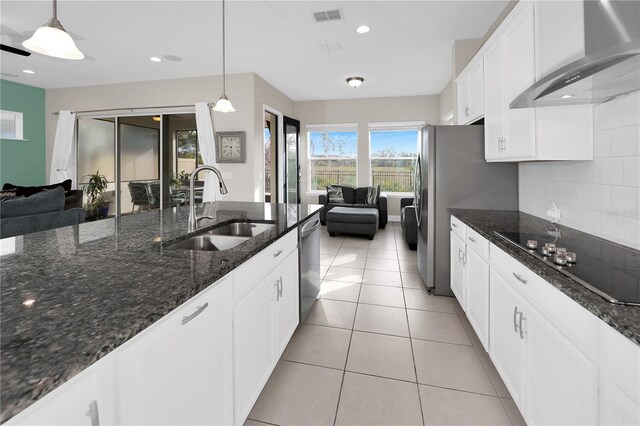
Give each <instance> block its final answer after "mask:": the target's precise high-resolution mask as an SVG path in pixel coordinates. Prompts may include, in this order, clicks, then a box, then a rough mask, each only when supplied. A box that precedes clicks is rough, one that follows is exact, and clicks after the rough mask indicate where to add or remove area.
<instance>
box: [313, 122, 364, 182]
mask: <svg viewBox="0 0 640 426" xmlns="http://www.w3.org/2000/svg"><path fill="white" fill-rule="evenodd" d="M306 129H307V132H306V138H307V139H306V141H305V143H306V151H307V155H306V157H307V158H306V160H305V163H306V168H307V170H306V184H307V191H306V193H307V194H308V195H315V194H324V193H325V192H326V190H324V189H313V187H312V183H311V160H312V157H311V149H310V144H311V135H310V134H311V133H323V132H327V133H328V132H352V133H355V139H356V146H355V148H356V153H355V157H354V158H353V159H354V160H355V169H356V174H355V185H356V186H357V185H358V177H359V167H358V160H359V157H358V152H359V144H358V134H359V132H358V123H340V124H307V125H306ZM335 159H347V160H349V159H351V157H335Z"/></svg>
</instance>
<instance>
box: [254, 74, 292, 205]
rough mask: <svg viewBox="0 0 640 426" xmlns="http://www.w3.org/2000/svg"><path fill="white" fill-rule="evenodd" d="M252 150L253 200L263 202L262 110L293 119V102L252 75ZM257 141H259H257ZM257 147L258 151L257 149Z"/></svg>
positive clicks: (258, 77) (260, 78)
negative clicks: (254, 140) (253, 147)
mask: <svg viewBox="0 0 640 426" xmlns="http://www.w3.org/2000/svg"><path fill="white" fill-rule="evenodd" d="M253 76H254V134H255V137H256V144H255V146H256V149H255V150H254V154H253V155H254V162H253V164H254V168H253V175H252V176H254V181H255V188H254V191H255V200H256V201H263V200H264V196H263V195H264V140H263V138H264V113H263V112H264V108H265V106H267V107H270V109H271V110H272V111H273V110H276V111H278V112H280V113H282V114H283V115H285V116H287V117H292V118H295V115H294V102H293V101H292V100H291V99H290V98H289V97H288V96H286V95H285V94H284V93H282V92H281V91H279V90H278V89H276V88H275V87H273V86H272V85H271V84H270V83H269V82H267V81H266V80H264V79H263V78H262V77H260V76H259V75H257V74H254V75H253ZM258 139H259V141H258ZM258 147H259V149H258Z"/></svg>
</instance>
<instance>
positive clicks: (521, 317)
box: [519, 312, 527, 340]
mask: <svg viewBox="0 0 640 426" xmlns="http://www.w3.org/2000/svg"><path fill="white" fill-rule="evenodd" d="M526 320H527V319H526V318H525V317H524V315H523V314H522V312H520V323H519V328H520V338H521V339H522V340H524V337H525V336H526V335H527V333H525V332H524V329H523V328H522V322H523V321H526Z"/></svg>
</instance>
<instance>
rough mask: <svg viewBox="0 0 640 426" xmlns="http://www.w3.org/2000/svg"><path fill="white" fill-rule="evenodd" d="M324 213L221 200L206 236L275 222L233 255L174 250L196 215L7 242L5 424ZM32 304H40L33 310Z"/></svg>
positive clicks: (1, 329)
mask: <svg viewBox="0 0 640 426" xmlns="http://www.w3.org/2000/svg"><path fill="white" fill-rule="evenodd" d="M320 208H321V206H318V205H305V204H298V205H296V204H264V203H249V202H230V201H228V202H227V201H219V202H215V203H211V204H207V205H206V207H205V212H204V214H205V215H207V216H211V217H213V218H215V219H212V220H202V221H201V222H200V225H199V228H200V229H199V230H198V231H196V232H195V233H196V234H197V233H201V232H203V231H205V230H207V229H210V228H214V227H216V226H219V225H222V224H224V223H228V222H233V221H249V220H251V221H256V222H269V223H274V224H275V225H276V227H275V229H273V230H270V231H266V232H264V233H261V234H259V235H257V236H256V237H254V238H252V239H250V240H248V241H246V242H244V243H242V244H241V245H239V246H237V247H234V248H232V249H230V250H225V251H218V252H203V251H199V252H195V251H190V250H180V249H178V250H177V249H167V248H165V246H166V245H168V244H170V243H173V242H175V241H179V240H181V239H185V238H186V237H188V236H189V235H190V234H189V232H188V230H187V218H188V215H189V212H188V209H187V208H186V207H180V208H174V209H166V210H162V211H159V210H156V211H150V212H145V213H138V214H133V215H127V216H124V217H122V218H120V219H119V220H116V219H105V220H101V221H98V222H92V223H84V224H81V225H79V226H70V227H65V228H60V229H56V230H50V231H45V232H39V233H35V234H29V235H25V236H20V237H15V238H7V239H3V240H0V242H1V243H2V253H3V255H2V256H1V257H0V279H1V282H0V301H1V302H0V376H1V377H0V388H1V389H0V399H1V410H2V411H1V415H0V421H2V422H4V421H6V420H8V419H9V418H11V417H12V416H14V415H15V414H17V413H18V412H20V411H21V410H23V409H24V408H26V407H28V406H29V405H31V404H32V403H33V402H34V401H36V400H38V399H39V398H41V397H42V396H44V395H45V394H46V393H48V392H49V391H51V390H52V389H55V388H56V387H58V386H59V385H61V384H62V383H64V382H65V381H67V380H68V379H70V378H71V377H72V376H74V375H75V374H77V373H79V372H80V371H82V370H83V369H85V368H86V367H88V366H90V365H91V364H92V363H94V362H95V361H96V360H98V359H100V358H102V357H103V356H105V355H106V354H108V353H109V352H110V351H112V350H114V349H115V348H117V347H118V346H120V345H122V344H123V343H124V342H126V341H127V340H129V339H131V338H132V337H133V336H135V335H136V334H137V333H139V332H141V331H142V330H144V329H145V328H147V327H149V326H150V325H151V324H153V323H154V322H155V321H157V320H158V319H160V318H162V317H163V316H165V315H167V314H168V313H169V312H171V311H172V310H173V309H174V308H176V307H178V306H179V305H181V304H182V303H184V302H185V301H187V300H188V299H189V298H191V297H192V296H194V295H195V294H197V293H199V292H200V291H202V290H203V289H205V288H206V287H208V286H209V285H211V284H213V283H215V282H216V281H217V280H218V279H220V278H222V277H223V276H224V275H226V274H228V273H229V272H230V271H231V270H233V269H234V268H236V267H237V266H239V265H240V264H242V263H243V262H245V261H246V260H247V259H249V258H250V257H252V256H253V255H255V254H256V253H258V252H259V251H261V250H262V249H264V248H265V247H266V246H267V245H269V244H271V243H272V242H274V241H275V240H276V239H278V238H280V237H281V236H283V235H284V234H286V233H287V232H288V231H289V230H291V229H294V228H295V227H296V226H297V225H298V224H299V223H301V222H303V221H304V220H306V219H308V218H309V217H310V216H311V215H312V214H313V213H315V212H316V211H318V210H319V209H320ZM27 300H35V302H33V304H32V305H30V306H28V303H29V302H27V303H26V304H25V301H27Z"/></svg>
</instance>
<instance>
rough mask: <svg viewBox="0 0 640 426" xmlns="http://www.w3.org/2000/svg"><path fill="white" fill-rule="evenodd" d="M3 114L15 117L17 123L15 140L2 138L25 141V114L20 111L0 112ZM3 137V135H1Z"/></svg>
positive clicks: (3, 110)
mask: <svg viewBox="0 0 640 426" xmlns="http://www.w3.org/2000/svg"><path fill="white" fill-rule="evenodd" d="M0 113H2V114H8V115H13V117H14V122H15V136H14V137H13V138H4V137H3V138H2V139H4V140H13V141H23V140H26V139H24V113H22V112H18V111H9V110H6V109H2V110H0ZM0 136H1V135H0Z"/></svg>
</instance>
